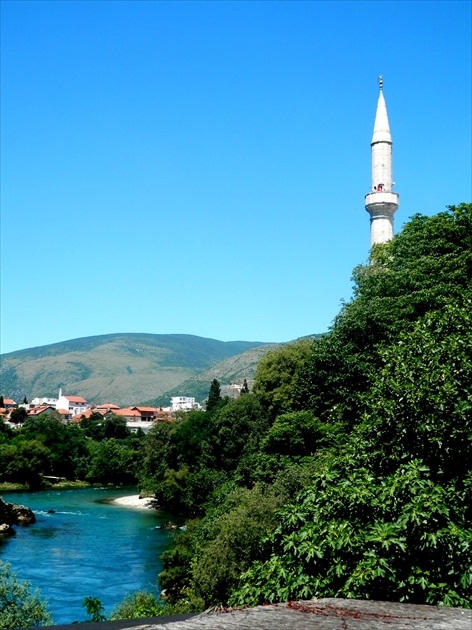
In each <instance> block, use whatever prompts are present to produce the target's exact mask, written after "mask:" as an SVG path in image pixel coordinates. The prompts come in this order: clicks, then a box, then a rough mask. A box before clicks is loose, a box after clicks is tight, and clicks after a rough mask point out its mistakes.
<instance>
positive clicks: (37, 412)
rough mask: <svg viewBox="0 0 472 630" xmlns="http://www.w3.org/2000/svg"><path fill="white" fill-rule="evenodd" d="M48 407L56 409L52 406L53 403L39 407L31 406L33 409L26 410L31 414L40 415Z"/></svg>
mask: <svg viewBox="0 0 472 630" xmlns="http://www.w3.org/2000/svg"><path fill="white" fill-rule="evenodd" d="M46 409H54V407H51V405H39V407H31V409H27V410H26V411H27V413H28V415H29V416H39V415H40V414H42V413H43V412H44V411H46Z"/></svg>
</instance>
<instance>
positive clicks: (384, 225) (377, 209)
mask: <svg viewBox="0 0 472 630" xmlns="http://www.w3.org/2000/svg"><path fill="white" fill-rule="evenodd" d="M379 84H380V94H379V101H378V103H377V114H376V116H375V124H374V135H373V136H372V143H371V146H372V190H371V192H370V193H369V194H368V195H366V196H365V209H366V210H367V212H368V213H369V214H370V245H371V247H372V245H376V244H377V243H386V242H387V241H389V240H390V239H391V238H393V215H394V214H395V212H396V211H397V210H398V206H399V198H398V195H397V193H394V192H393V186H394V182H393V171H392V136H391V134H390V126H389V124H388V116H387V106H386V105H385V98H384V95H383V81H382V77H380V78H379Z"/></svg>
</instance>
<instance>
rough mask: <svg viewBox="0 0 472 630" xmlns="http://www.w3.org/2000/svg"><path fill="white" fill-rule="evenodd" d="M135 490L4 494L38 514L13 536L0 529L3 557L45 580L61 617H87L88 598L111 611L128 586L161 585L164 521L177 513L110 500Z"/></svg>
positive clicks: (51, 605) (38, 581)
mask: <svg viewBox="0 0 472 630" xmlns="http://www.w3.org/2000/svg"><path fill="white" fill-rule="evenodd" d="M133 494H137V489H136V488H125V489H123V488H113V489H111V488H83V489H74V490H58V491H53V490H47V491H41V492H21V493H4V494H3V499H4V500H5V501H7V502H10V503H19V504H23V505H26V506H28V507H29V508H31V509H32V510H33V512H34V513H35V516H36V519H37V521H36V523H35V524H34V525H29V526H27V527H17V526H15V531H16V534H15V535H14V536H9V537H5V536H0V560H3V561H4V562H9V563H10V564H11V567H12V570H13V571H14V572H15V573H16V574H17V576H18V578H19V579H20V580H27V581H28V582H30V583H31V585H32V587H39V589H40V592H41V598H42V599H46V600H47V602H48V609H49V610H50V611H51V612H52V615H53V618H54V623H55V624H65V623H73V622H74V621H85V620H86V619H87V613H86V610H85V608H83V607H82V602H83V600H84V598H85V597H98V598H99V599H100V601H101V602H102V604H103V606H104V607H105V614H106V615H107V616H108V615H109V614H110V613H111V611H112V609H113V607H114V606H115V605H116V604H117V603H119V602H120V601H122V600H123V598H124V597H125V595H126V594H127V593H130V592H132V591H136V590H142V589H146V590H148V591H154V592H156V593H158V592H159V591H160V589H159V588H158V585H157V575H158V573H159V572H160V571H161V570H162V563H161V561H160V555H161V553H162V552H163V551H164V550H165V549H166V548H167V547H168V545H169V538H170V533H169V531H168V530H167V529H162V528H161V526H162V525H163V524H164V523H165V522H167V521H169V520H170V519H171V518H172V517H171V516H170V515H169V514H168V513H165V512H162V511H159V510H147V509H142V508H141V509H139V508H136V509H133V508H126V507H121V506H117V505H114V504H111V503H109V501H110V500H111V499H114V498H118V497H122V496H127V495H133ZM49 510H54V512H49Z"/></svg>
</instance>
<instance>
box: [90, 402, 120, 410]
mask: <svg viewBox="0 0 472 630" xmlns="http://www.w3.org/2000/svg"><path fill="white" fill-rule="evenodd" d="M95 409H119V406H118V405H114V404H113V403H103V405H95Z"/></svg>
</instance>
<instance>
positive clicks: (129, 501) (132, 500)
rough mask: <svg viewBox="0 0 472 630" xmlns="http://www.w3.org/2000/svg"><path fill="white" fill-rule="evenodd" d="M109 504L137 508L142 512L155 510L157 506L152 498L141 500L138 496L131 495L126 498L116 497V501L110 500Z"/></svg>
mask: <svg viewBox="0 0 472 630" xmlns="http://www.w3.org/2000/svg"><path fill="white" fill-rule="evenodd" d="M110 503H114V504H115V505H120V506H121V507H127V508H138V509H143V510H157V509H159V506H158V505H157V502H156V500H155V499H154V498H153V497H143V498H141V497H140V496H139V494H133V495H131V496H128V497H118V498H117V499H111V500H110Z"/></svg>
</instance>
